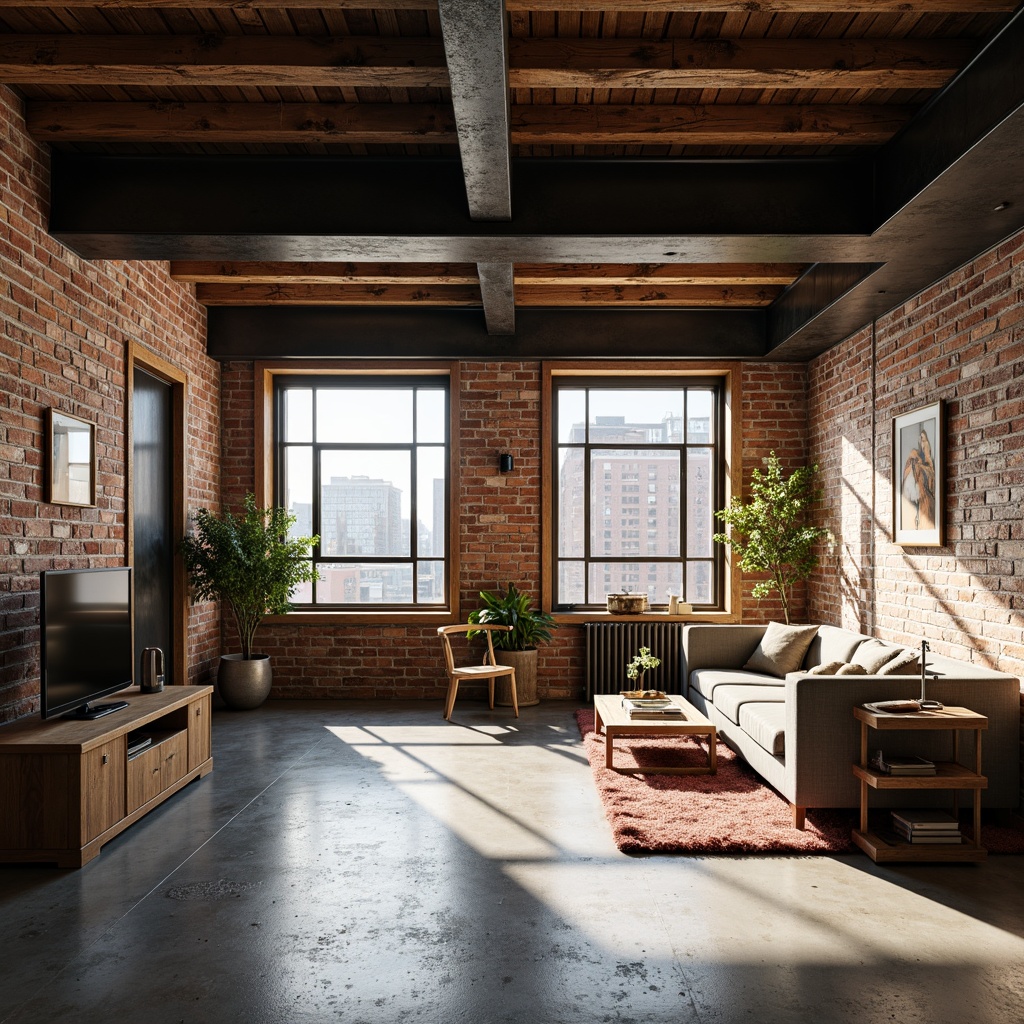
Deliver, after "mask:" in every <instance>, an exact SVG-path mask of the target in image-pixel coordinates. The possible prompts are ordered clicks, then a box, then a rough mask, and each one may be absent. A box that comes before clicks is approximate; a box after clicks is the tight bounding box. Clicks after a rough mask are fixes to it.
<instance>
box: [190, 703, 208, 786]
mask: <svg viewBox="0 0 1024 1024" xmlns="http://www.w3.org/2000/svg"><path fill="white" fill-rule="evenodd" d="M212 708H213V699H212V697H211V696H210V694H207V695H206V696H205V697H200V698H199V699H198V700H194V701H192V703H191V704H189V706H188V770H189V771H192V769H193V768H198V767H199V766H200V765H201V764H202V763H203V762H204V761H209V760H210V754H211V752H212V745H211V742H210V730H211V728H212V723H211V721H210V712H211V710H212Z"/></svg>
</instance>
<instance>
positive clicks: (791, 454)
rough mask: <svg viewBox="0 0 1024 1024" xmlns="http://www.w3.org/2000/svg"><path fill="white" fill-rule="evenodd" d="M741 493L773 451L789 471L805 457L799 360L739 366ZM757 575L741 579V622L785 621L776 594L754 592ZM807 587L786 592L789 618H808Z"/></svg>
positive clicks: (804, 375)
mask: <svg viewBox="0 0 1024 1024" xmlns="http://www.w3.org/2000/svg"><path fill="white" fill-rule="evenodd" d="M742 383H743V408H742V420H743V493H742V494H741V495H740V498H741V499H744V500H745V498H746V496H747V487H748V486H749V484H750V474H751V470H753V469H758V470H761V471H762V472H763V471H764V468H765V467H764V463H763V460H764V459H765V458H767V457H768V456H769V455H770V454H771V453H772V452H774V453H775V454H776V456H777V457H778V459H779V461H780V462H781V463H782V467H783V470H784V471H785V472H786V473H791V472H792V471H793V470H794V469H796V468H798V467H799V466H802V465H805V464H806V462H807V367H806V365H805V364H803V363H750V364H746V365H745V366H744V367H743V382H742ZM756 580H757V577H756V576H747V577H745V578H744V581H743V614H742V621H744V622H752V623H757V622H769V621H771V620H775V621H778V622H784V621H785V617H784V612H783V610H782V602H781V601H780V600H779V596H778V594H775V593H773V594H772V595H771V596H769V597H766V598H762V599H761V600H760V601H758V600H757V599H756V598H755V597H754V596H753V595H752V594H751V590H752V589H753V586H754V583H755V582H756ZM806 602H807V589H806V587H805V586H797V587H795V588H794V589H793V593H792V595H791V597H790V612H789V619H790V622H805V621H807V603H806Z"/></svg>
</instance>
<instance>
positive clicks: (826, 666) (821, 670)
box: [807, 661, 846, 676]
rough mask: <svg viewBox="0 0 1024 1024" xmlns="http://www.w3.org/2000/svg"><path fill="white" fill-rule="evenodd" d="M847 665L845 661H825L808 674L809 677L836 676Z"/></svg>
mask: <svg viewBox="0 0 1024 1024" xmlns="http://www.w3.org/2000/svg"><path fill="white" fill-rule="evenodd" d="M845 664H846V662H845V661H823V662H822V663H821V664H820V665H815V666H814V668H812V669H809V670H808V672H807V674H808V675H809V676H834V675H835V674H836V671H837V670H838V669H841V668H842V667H843V665H845Z"/></svg>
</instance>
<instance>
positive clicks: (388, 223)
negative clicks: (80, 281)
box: [50, 153, 871, 263]
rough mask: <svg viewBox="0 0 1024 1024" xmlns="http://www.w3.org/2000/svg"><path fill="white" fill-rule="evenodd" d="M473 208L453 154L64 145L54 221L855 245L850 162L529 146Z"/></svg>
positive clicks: (233, 254) (157, 250)
mask: <svg viewBox="0 0 1024 1024" xmlns="http://www.w3.org/2000/svg"><path fill="white" fill-rule="evenodd" d="M514 176H515V181H516V213H515V216H514V217H513V219H512V220H511V221H508V222H486V223H485V222H480V221H474V220H472V219H471V218H470V217H469V213H468V210H467V208H466V203H465V197H464V192H463V186H462V175H461V171H460V168H459V163H458V161H455V160H358V159H355V160H331V159H323V160H316V159H304V160H303V159H287V158H266V157H252V158H246V157H239V158H232V157H219V158H218V157H192V158H189V157H180V158H173V159H167V158H156V157H111V156H82V155H69V154H61V153H55V154H54V161H53V178H52V180H53V185H52V203H51V212H50V233H51V234H52V235H54V237H56V238H58V239H59V240H60V241H61V242H63V243H64V244H66V245H68V246H69V247H70V248H72V249H74V250H75V251H76V252H78V253H80V254H81V255H82V256H85V257H86V258H89V259H182V260H184V259H206V260H209V259H234V260H246V259H249V260H308V261H336V260H342V261H344V260H351V261H393V260H398V261H415V262H468V263H501V262H510V263H519V262H526V263H544V262H556V263H603V262H610V263H633V262H653V263H663V262H665V261H666V260H675V261H678V262H717V261H722V262H732V263H736V262H771V263H777V262H815V261H818V260H836V261H842V260H844V259H858V258H859V257H858V256H857V255H856V254H854V253H852V252H851V247H854V246H856V245H858V244H859V242H861V241H862V240H863V239H864V238H866V234H867V232H868V231H869V230H870V225H871V182H870V177H869V175H868V174H867V173H866V172H865V168H864V167H863V166H862V165H861V164H859V163H857V162H853V161H830V160H824V161H805V162H800V161H789V160H785V161H782V160H780V161H771V160H765V161H743V162H739V161H683V160H665V161H646V162H645V161H608V160H593V161H591V160H550V161H549V160H517V161H515V162H514Z"/></svg>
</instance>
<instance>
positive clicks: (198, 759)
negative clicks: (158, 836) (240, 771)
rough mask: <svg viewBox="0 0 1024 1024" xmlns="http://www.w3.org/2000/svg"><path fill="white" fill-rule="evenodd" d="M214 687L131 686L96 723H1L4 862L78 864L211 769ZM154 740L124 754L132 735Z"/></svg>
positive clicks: (0, 856)
mask: <svg viewBox="0 0 1024 1024" xmlns="http://www.w3.org/2000/svg"><path fill="white" fill-rule="evenodd" d="M212 695H213V687H212V686H169V687H168V688H167V689H166V690H162V691H161V692H160V693H139V691H138V689H137V688H135V687H133V688H131V689H129V690H124V691H122V692H120V693H117V694H115V695H113V696H112V697H110V698H108V699H109V700H127V701H128V707H127V708H124V709H123V710H121V711H116V712H114V713H113V714H111V715H106V716H104V717H103V718H97V719H94V720H92V721H78V720H71V719H52V720H50V721H45V722H44V721H43V720H42V719H41V718H34V719H22V720H21V721H18V722H14V723H13V724H11V725H8V726H4V727H3V728H0V862H3V863H7V862H14V861H46V862H55V863H56V864H57V865H58V866H59V867H62V868H80V867H81V866H82V865H83V864H86V863H87V862H88V861H90V860H92V859H93V857H95V856H97V855H98V854H99V852H100V847H101V846H102V845H103V844H104V843H105V842H107V841H108V840H109V839H113V838H114V836H116V835H118V833H120V832H123V831H124V829H126V828H127V827H128V826H129V825H131V824H132V823H133V822H136V821H138V820H139V818H141V817H142V816H143V815H144V814H148V813H149V812H150V811H151V810H153V808H154V807H156V806H158V805H159V804H161V803H163V801H164V800H166V799H167V798H168V797H169V796H171V795H172V794H173V793H176V792H177V791H178V790H179V789H181V788H182V787H183V786H186V785H188V783H190V782H192V780H193V779H198V778H200V777H201V776H203V775H206V774H208V773H209V772H211V771H212V770H213V756H212V743H211V735H210V717H211V715H210V712H211V709H212ZM136 730H140V731H142V732H145V733H147V734H149V735H150V736H152V739H153V743H152V746H150V747H147V748H146V749H145V750H143V751H141V752H140V753H138V754H136V755H134V756H133V757H132V758H131V759H129V757H128V734H129V733H131V732H135V731H136Z"/></svg>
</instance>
